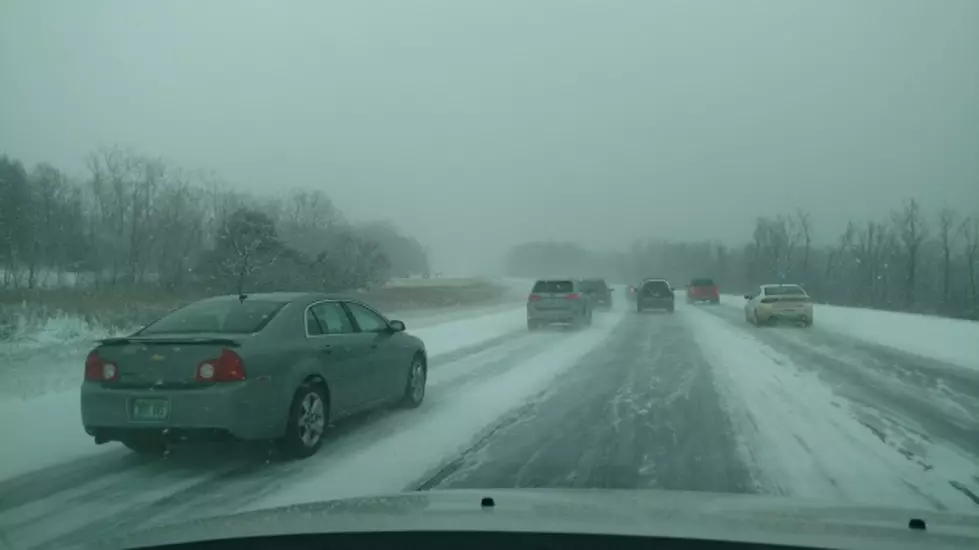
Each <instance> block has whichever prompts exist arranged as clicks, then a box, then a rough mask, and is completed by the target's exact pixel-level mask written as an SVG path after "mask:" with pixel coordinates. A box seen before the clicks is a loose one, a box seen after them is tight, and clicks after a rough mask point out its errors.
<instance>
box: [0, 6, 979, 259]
mask: <svg viewBox="0 0 979 550" xmlns="http://www.w3.org/2000/svg"><path fill="white" fill-rule="evenodd" d="M0 74H2V75H3V77H2V84H0V151H2V152H6V153H8V154H10V155H12V156H15V157H19V158H22V159H23V160H25V161H27V162H31V163H33V162H37V161H40V160H47V161H50V162H53V163H54V164H56V165H59V166H61V167H64V168H67V169H68V170H69V171H71V172H73V173H77V174H82V173H83V164H82V159H83V157H84V155H85V154H86V153H87V152H88V151H90V150H92V149H93V148H94V147H97V146H99V145H107V144H121V145H124V146H129V147H132V148H134V149H137V150H139V151H142V152H145V153H148V154H153V155H160V156H164V157H167V158H170V159H172V160H174V161H176V162H178V163H180V164H182V165H186V166H191V167H206V168H213V169H214V170H216V171H218V172H220V173H221V174H223V175H225V176H226V177H227V178H228V179H230V180H232V181H235V182H237V183H238V184H240V186H241V187H242V188H244V189H248V190H252V191H264V192H269V193H271V192H274V191H275V190H276V189H280V188H289V187H293V186H305V187H319V188H322V189H323V190H325V191H326V192H327V193H329V194H330V195H331V196H332V197H333V199H334V200H335V201H336V203H337V204H338V205H339V206H340V207H341V208H342V209H343V210H344V211H346V212H347V213H348V214H349V215H351V216H352V217H354V218H363V219H367V218H387V219H391V220H393V221H395V222H396V223H397V224H399V225H401V226H402V227H404V228H406V229H407V230H408V231H410V232H411V233H413V234H414V235H416V236H417V237H418V238H419V239H420V240H422V241H423V242H424V243H426V244H428V245H429V246H430V248H431V249H432V251H433V253H434V254H435V259H436V260H437V261H438V262H439V263H440V264H442V265H443V266H447V267H449V268H459V267H461V266H469V267H473V268H479V267H482V266H484V265H485V264H486V263H487V262H488V261H489V260H488V259H487V258H493V259H494V260H495V259H496V257H498V254H499V253H500V252H502V250H504V249H505V247H506V246H508V245H510V244H514V243H517V242H520V241H522V240H526V239H530V238H565V239H568V240H579V241H581V242H583V243H585V244H588V245H608V244H612V245H617V244H623V245H624V244H625V243H627V242H629V241H631V240H632V239H633V238H636V237H643V236H652V235H662V236H665V237H673V238H682V237H687V238H691V239H700V238H711V237H714V238H723V239H726V240H728V241H732V242H733V241H740V240H743V239H747V238H749V237H750V233H751V226H752V222H753V219H754V218H755V216H757V215H765V214H774V213H777V212H779V211H782V210H792V209H794V208H796V207H800V206H801V207H804V208H808V209H810V210H811V211H812V212H813V216H814V219H815V221H816V223H817V225H818V228H819V229H820V230H822V231H823V232H824V234H835V233H836V232H838V230H839V229H840V228H841V227H842V225H843V224H844V223H845V221H846V220H847V219H848V218H849V217H864V216H868V215H880V216H883V215H885V211H886V209H887V208H890V207H892V206H896V205H897V204H898V203H899V202H900V200H901V199H902V198H904V197H906V196H917V197H919V198H921V199H924V200H925V202H926V204H927V205H928V207H929V208H937V207H938V206H940V205H941V204H943V203H948V204H951V205H955V206H957V207H959V208H960V209H962V210H974V211H979V1H976V0H916V1H910V0H904V1H902V0H835V1H830V0H809V1H793V0H770V1H750V0H739V1H730V0H715V1H680V0H676V1H670V2H666V1H654V0H648V1H647V0H632V1H611V0H593V1H572V0H546V1H545V0H512V1H504V0H478V1H477V0H442V1H420V0H388V1H379V0H349V1H344V2H334V1H308V2H298V1H293V2H284V1H271V0H270V1H267V2H246V1H242V0H223V1H218V0H211V1H204V0H191V1H164V0H157V1H152V2H150V1H135V0H134V1H124V0H121V1H111V2H110V1H94V0H85V1H82V0H66V1H63V2H51V1H42V0H23V1H16V2H15V1H11V0H3V1H2V2H0Z"/></svg>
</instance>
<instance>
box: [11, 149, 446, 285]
mask: <svg viewBox="0 0 979 550" xmlns="http://www.w3.org/2000/svg"><path fill="white" fill-rule="evenodd" d="M86 167H87V174H86V175H85V176H83V177H81V178H72V177H69V176H68V175H67V174H65V173H64V172H62V171H60V170H58V169H57V168H55V167H53V166H51V165H49V164H46V163H41V164H38V165H36V166H34V167H33V168H31V169H30V170H28V169H26V168H25V167H24V165H23V164H22V163H21V162H19V161H17V160H15V159H11V158H8V157H7V156H3V155H0V271H2V273H0V288H5V289H24V288H26V289H33V288H45V287H65V286H75V287H86V288H88V287H94V288H116V287H121V286H127V285H128V286H132V285H136V286H139V285H149V286H152V287H153V288H155V289H156V288H158V289H165V290H167V291H171V292H175V293H179V292H181V291H185V290H188V289H194V290H196V291H205V292H221V293H226V292H239V293H244V292H257V291H271V290H287V289H297V288H301V289H318V290H325V291H338V290H349V289H356V288H362V287H365V286H371V285H376V284H380V283H382V282H384V281H385V280H387V279H388V278H389V277H391V276H406V275H412V274H417V273H424V272H427V271H428V257H427V254H426V251H425V249H424V247H423V246H422V245H421V244H420V243H419V242H418V241H417V240H415V239H414V238H412V237H410V236H407V235H403V234H402V233H401V232H400V231H398V229H397V228H395V227H394V226H393V225H391V224H389V223H384V222H372V223H352V222H350V221H349V220H347V219H346V218H345V217H344V215H343V213H342V212H340V211H339V210H338V209H337V208H336V207H335V205H334V204H333V203H332V201H331V200H330V199H329V197H328V196H327V195H326V194H325V193H323V192H322V191H307V190H296V191H293V192H291V193H287V194H284V195H283V196H258V195H252V194H248V193H243V192H240V191H236V190H234V189H233V187H232V186H231V185H230V184H229V183H228V182H227V181H225V180H224V179H222V178H221V177H220V176H218V175H217V174H215V173H212V172H203V171H192V170H187V169H184V168H181V167H180V166H177V165H175V164H174V163H171V162H167V161H165V160H162V159H158V158H154V157H150V156H146V155H142V154H138V153H135V152H132V151H129V150H125V149H121V148H118V147H113V148H103V149H99V150H96V151H94V152H93V153H91V154H90V155H88V157H87V158H86Z"/></svg>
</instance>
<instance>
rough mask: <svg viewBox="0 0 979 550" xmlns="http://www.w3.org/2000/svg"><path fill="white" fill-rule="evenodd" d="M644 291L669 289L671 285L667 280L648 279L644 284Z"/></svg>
mask: <svg viewBox="0 0 979 550" xmlns="http://www.w3.org/2000/svg"><path fill="white" fill-rule="evenodd" d="M642 290H643V292H661V291H669V290H670V285H669V284H667V282H666V281H646V282H645V283H643V284H642Z"/></svg>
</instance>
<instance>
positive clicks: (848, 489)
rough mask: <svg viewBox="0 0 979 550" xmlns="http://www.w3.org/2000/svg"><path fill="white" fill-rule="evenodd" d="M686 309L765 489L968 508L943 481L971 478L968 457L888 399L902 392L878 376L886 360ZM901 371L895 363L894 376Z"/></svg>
mask: <svg viewBox="0 0 979 550" xmlns="http://www.w3.org/2000/svg"><path fill="white" fill-rule="evenodd" d="M687 309H689V310H691V311H690V313H691V315H693V317H692V319H694V320H696V321H697V322H698V323H699V324H700V325H701V330H702V331H703V332H704V335H705V340H713V343H712V344H711V346H712V347H713V348H714V350H713V352H712V355H713V359H712V360H713V361H714V362H715V367H716V368H719V369H720V370H721V371H722V372H726V374H727V380H728V383H727V384H726V385H727V386H728V387H729V389H730V391H729V392H728V393H729V395H728V398H729V402H730V406H731V408H732V415H734V416H736V417H739V419H740V420H741V421H743V422H742V425H743V434H742V436H743V438H744V439H745V440H746V441H747V445H748V449H749V451H750V453H751V455H752V456H754V457H755V458H756V464H757V465H758V467H759V468H760V471H759V472H758V475H759V476H760V478H761V479H762V480H764V481H763V482H764V483H766V484H767V486H768V487H769V490H771V491H772V492H776V493H778V492H781V493H783V494H790V495H795V496H808V497H818V498H828V499H831V500H856V501H859V502H866V503H871V504H882V503H887V504H893V503H895V502H897V503H912V505H913V506H924V507H931V508H934V509H944V508H952V509H962V508H963V507H966V508H967V507H969V506H971V503H968V501H965V500H963V499H962V498H961V496H962V495H961V494H958V492H957V491H954V490H951V491H950V490H949V489H950V487H949V485H948V483H947V481H946V479H948V478H951V479H970V480H971V479H973V478H972V476H973V474H974V473H975V471H976V466H975V465H976V460H975V457H974V456H969V455H968V453H966V452H964V451H962V449H961V448H959V447H956V446H955V445H954V444H950V445H948V446H947V445H943V444H934V443H935V442H934V441H933V439H934V438H933V436H934V435H935V434H948V433H954V430H949V429H948V428H949V426H948V425H945V426H943V427H941V428H934V429H932V427H931V426H929V424H928V423H929V422H933V421H935V420H936V419H937V418H938V416H939V415H932V414H930V412H928V411H926V412H925V414H921V409H920V407H919V406H918V405H917V402H918V401H920V397H915V398H913V399H906V397H907V396H906V395H904V394H902V393H901V392H900V391H898V395H894V394H893V393H892V392H893V390H894V388H898V389H900V388H902V387H903V388H907V387H908V386H907V383H906V382H900V385H898V384H895V383H894V381H893V380H890V381H889V380H888V379H887V378H886V377H884V376H883V374H882V372H886V371H881V369H882V368H885V366H884V365H886V359H884V361H885V363H884V364H883V365H882V364H878V363H873V364H871V365H866V364H865V363H864V362H865V361H871V362H873V359H874V356H871V357H870V358H868V357H867V356H866V355H860V354H854V352H852V351H850V350H851V349H854V348H855V349H858V350H863V351H862V352H861V353H863V354H867V353H868V352H867V351H866V349H867V348H866V347H864V346H863V345H862V344H860V343H855V344H854V346H853V348H851V347H849V346H843V345H838V346H833V347H829V346H825V347H824V341H823V340H822V338H824V337H825V338H830V339H839V338H840V337H839V336H834V335H832V334H830V335H823V334H819V333H818V332H817V331H815V330H806V329H801V328H785V329H780V328H767V327H766V328H756V327H754V326H752V325H749V324H747V323H746V322H745V321H744V319H743V314H742V313H741V312H740V311H739V310H736V309H733V308H696V307H694V308H687ZM817 322H818V319H817ZM834 341H835V340H834ZM891 353H893V352H891ZM884 357H887V356H884ZM878 358H879V357H878ZM749 364H750V365H751V366H750V367H749ZM911 366H912V363H911V360H910V359H908V358H906V357H905V358H904V362H903V363H900V364H898V365H897V367H896V368H898V369H900V368H909V367H911ZM840 398H842V400H841V399H840ZM745 419H747V420H746V421H745ZM946 422H947V421H946ZM932 432H934V433H932ZM803 443H804V444H803Z"/></svg>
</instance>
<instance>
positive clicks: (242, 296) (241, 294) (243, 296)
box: [238, 292, 248, 304]
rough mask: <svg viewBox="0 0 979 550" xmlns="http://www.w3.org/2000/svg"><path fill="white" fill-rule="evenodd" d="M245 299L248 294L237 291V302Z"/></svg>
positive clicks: (243, 301)
mask: <svg viewBox="0 0 979 550" xmlns="http://www.w3.org/2000/svg"><path fill="white" fill-rule="evenodd" d="M247 299H248V295H247V294H245V293H244V292H239V293H238V303H240V304H243V303H245V300H247Z"/></svg>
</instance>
